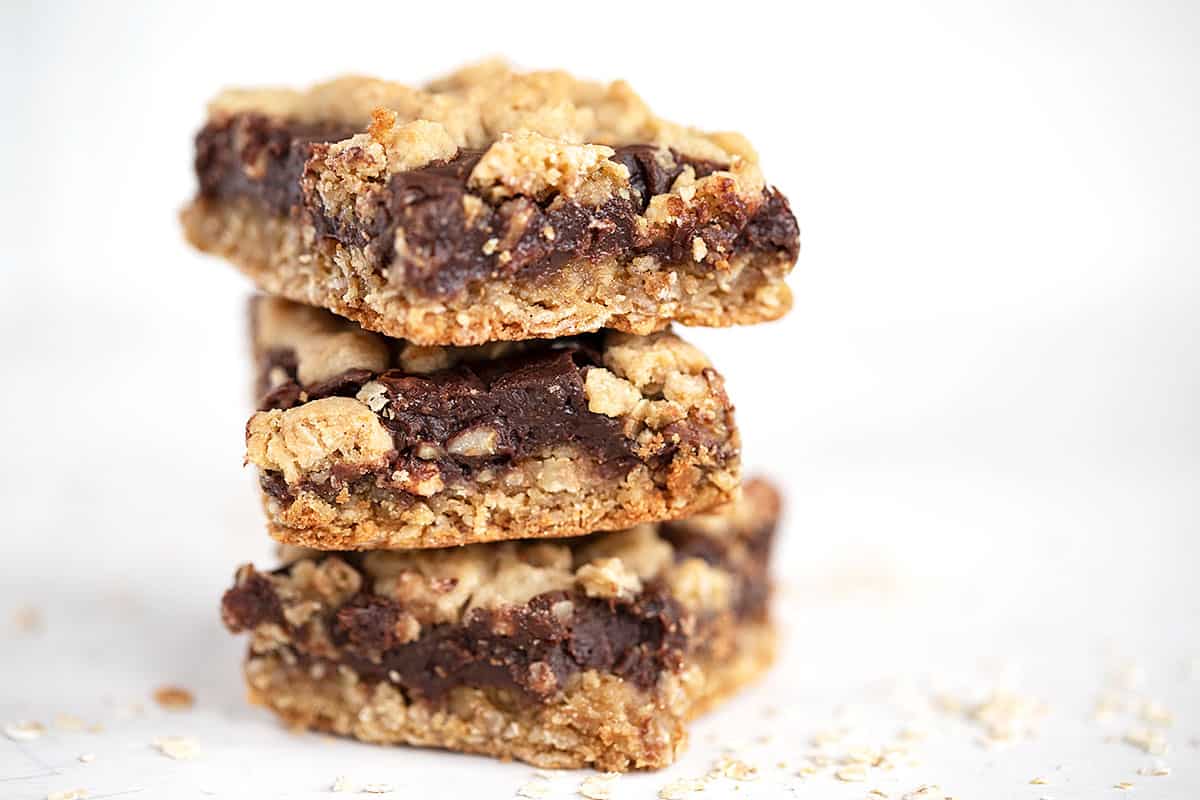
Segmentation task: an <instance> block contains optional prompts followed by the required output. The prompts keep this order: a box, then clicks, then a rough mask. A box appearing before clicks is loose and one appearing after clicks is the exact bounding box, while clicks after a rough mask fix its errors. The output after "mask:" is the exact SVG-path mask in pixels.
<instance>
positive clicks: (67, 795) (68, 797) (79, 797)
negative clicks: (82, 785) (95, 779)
mask: <svg viewBox="0 0 1200 800" xmlns="http://www.w3.org/2000/svg"><path fill="white" fill-rule="evenodd" d="M87 796H88V790H87V789H67V790H66V791H65V792H51V793H50V794H48V795H46V800H83V798H85V797H87Z"/></svg>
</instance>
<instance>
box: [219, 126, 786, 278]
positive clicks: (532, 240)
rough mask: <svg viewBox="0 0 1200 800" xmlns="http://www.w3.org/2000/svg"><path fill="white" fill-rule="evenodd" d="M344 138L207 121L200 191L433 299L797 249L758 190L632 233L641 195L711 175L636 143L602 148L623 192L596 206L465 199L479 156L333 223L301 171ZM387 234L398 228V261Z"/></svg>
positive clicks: (780, 207)
mask: <svg viewBox="0 0 1200 800" xmlns="http://www.w3.org/2000/svg"><path fill="white" fill-rule="evenodd" d="M352 133H353V131H349V130H347V129H346V128H344V127H339V126H336V125H301V124H299V123H296V122H289V121H282V120H272V119H270V118H268V117H265V116H262V115H258V114H252V113H246V114H239V115H234V116H231V117H229V118H226V119H222V120H218V121H212V122H209V123H208V124H207V125H206V126H205V127H204V128H203V129H202V130H201V131H200V133H199V134H198V135H197V136H196V152H197V155H196V173H197V176H198V177H199V181H200V194H201V195H202V196H204V197H210V198H220V199H233V198H250V199H252V200H254V201H256V202H258V203H260V204H261V205H262V206H263V207H264V208H265V209H266V210H268V211H270V212H272V213H275V214H280V215H287V214H293V213H302V214H303V215H304V216H305V218H306V219H307V220H308V221H310V222H311V224H312V225H313V226H314V228H315V230H316V232H317V234H318V235H319V236H321V237H323V238H327V239H330V240H334V241H337V242H339V243H341V244H343V245H348V246H354V247H359V248H361V249H362V250H363V252H364V253H365V255H366V257H367V258H368V260H369V262H370V263H371V264H372V265H373V266H374V267H375V268H376V269H378V270H380V271H382V270H383V269H384V268H387V267H393V265H394V264H393V262H398V263H397V264H396V266H399V267H400V268H401V269H402V270H403V273H404V277H405V280H406V282H407V283H408V284H409V285H412V286H414V287H416V288H417V290H418V291H419V292H421V293H422V294H425V295H427V296H429V297H434V298H446V297H449V296H451V295H454V294H456V293H458V292H459V291H461V290H462V289H463V288H464V287H465V286H467V285H468V284H469V283H470V282H472V281H475V280H479V279H485V278H503V277H511V276H519V277H521V278H523V279H530V280H536V279H538V278H541V277H544V276H546V275H547V274H550V273H553V272H554V271H555V270H556V269H558V268H559V267H561V266H562V265H563V264H564V263H566V262H568V261H571V260H576V259H588V260H592V261H597V260H601V259H605V258H609V257H619V258H621V259H622V260H628V259H633V258H636V257H638V256H653V257H656V258H658V259H660V260H663V261H667V262H672V263H681V262H682V263H687V264H692V265H693V266H694V268H697V269H700V268H705V265H704V264H696V263H695V261H694V259H693V253H694V248H695V244H694V240H695V239H696V238H700V239H702V240H703V241H704V244H705V248H706V250H707V253H708V256H707V262H706V263H707V264H708V265H709V266H708V268H713V269H715V268H716V267H715V266H712V265H713V264H715V262H717V261H719V260H721V259H727V258H730V257H732V256H735V255H739V254H742V253H751V252H779V253H781V254H785V255H787V256H788V257H790V258H793V259H794V258H795V257H796V255H797V253H798V252H799V247H800V240H799V229H798V227H797V225H796V220H795V217H794V216H792V213H791V210H790V208H789V207H788V203H787V200H786V199H785V198H784V197H783V195H781V194H780V193H779V192H777V191H775V190H774V189H769V190H766V191H765V196H764V202H762V203H761V204H759V205H758V207H757V208H756V209H751V208H748V207H747V206H746V204H745V202H744V201H743V200H742V199H741V198H740V197H738V196H737V195H736V194H734V193H732V192H731V193H730V194H729V195H728V196H727V197H724V198H721V199H720V200H719V201H718V202H717V203H715V204H713V205H711V206H708V207H705V208H701V209H693V210H691V211H689V212H688V213H685V214H684V215H682V216H681V217H680V218H678V219H677V220H676V221H675V222H674V223H673V224H672V225H671V226H670V227H669V228H668V229H667V230H666V231H665V232H661V233H658V234H656V235H655V236H653V237H647V236H644V235H642V234H640V233H639V232H638V229H637V225H636V221H637V218H638V216H639V215H640V214H642V212H643V211H645V209H646V206H647V204H648V203H649V201H650V198H651V197H652V196H654V195H656V194H662V193H664V192H667V191H669V190H670V187H671V185H672V183H673V182H674V181H675V179H676V178H677V177H678V176H679V174H680V173H681V172H682V171H683V170H684V169H685V168H686V167H691V168H692V169H693V170H694V171H695V173H696V176H697V177H704V176H706V175H709V174H711V173H712V172H713V171H715V170H718V169H722V168H723V166H722V165H719V164H714V163H712V162H708V161H703V160H700V159H694V158H689V157H687V156H684V155H682V154H679V153H675V152H672V154H671V155H672V159H671V161H673V162H674V163H673V165H670V166H665V165H664V164H663V163H662V162H661V161H660V160H659V158H658V157H657V155H656V154H657V152H658V151H657V149H656V148H654V147H651V146H648V145H627V146H623V147H618V148H614V149H615V150H616V153H615V155H613V157H612V158H613V160H614V161H618V162H620V163H622V164H624V165H625V166H626V167H627V168H628V169H629V174H630V184H631V187H632V188H633V189H634V191H633V192H632V193H630V196H628V197H624V198H623V197H619V196H614V197H612V198H611V199H609V200H608V201H606V202H605V203H603V204H602V205H600V206H598V207H591V206H585V205H582V204H580V203H577V202H574V201H571V200H568V199H566V198H563V197H555V198H551V199H549V200H546V201H542V202H537V201H534V200H533V199H530V198H528V197H520V196H518V197H514V198H511V199H508V200H505V201H503V202H500V203H493V202H490V201H488V200H487V199H486V198H484V197H481V196H479V195H475V194H472V193H470V192H469V191H468V189H467V179H468V176H469V175H470V173H471V170H472V169H473V168H474V166H475V164H476V163H477V162H478V160H479V158H480V155H481V153H480V152H478V151H466V150H464V151H460V152H459V154H458V155H457V156H456V157H455V158H454V159H452V160H450V161H442V162H434V163H432V164H430V165H428V166H425V167H421V168H419V169H415V170H411V171H408V172H402V173H398V174H396V175H393V176H391V177H390V178H389V179H388V180H387V181H386V182H383V181H381V182H379V183H377V184H376V185H375V186H374V188H373V189H372V191H371V193H370V195H368V196H366V197H365V198H364V199H366V200H367V201H368V202H365V203H364V202H359V203H357V204H356V205H355V209H354V211H353V213H352V214H350V215H348V216H346V217H339V216H337V212H336V210H335V209H327V208H325V207H324V204H323V203H322V200H321V198H320V196H319V195H318V194H317V193H316V192H315V191H314V190H313V189H312V184H313V183H314V181H315V177H316V176H315V174H311V171H312V170H316V169H317V168H316V167H315V166H313V162H311V161H309V159H310V157H311V156H312V155H313V154H314V153H316V152H318V151H319V150H320V149H321V148H324V147H327V146H328V144H327V143H329V142H333V141H338V140H340V139H344V138H348V136H350V135H351V134H352ZM468 194H470V195H471V196H472V197H473V198H474V199H476V200H478V201H479V203H477V204H473V205H474V209H475V210H474V211H472V213H471V216H470V219H468V213H467V210H466V208H465V206H464V203H463V199H464V196H466V195H468ZM364 208H365V209H368V210H366V211H364ZM397 230H403V247H401V248H400V249H399V253H397V248H396V232H397ZM548 232H549V233H548ZM493 239H494V240H496V242H494V243H492V246H489V242H490V241H491V240H493ZM497 243H499V244H497Z"/></svg>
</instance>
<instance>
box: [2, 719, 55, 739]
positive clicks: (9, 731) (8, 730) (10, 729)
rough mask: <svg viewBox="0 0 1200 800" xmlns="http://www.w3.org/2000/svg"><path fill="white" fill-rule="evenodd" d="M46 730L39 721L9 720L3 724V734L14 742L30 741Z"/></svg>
mask: <svg viewBox="0 0 1200 800" xmlns="http://www.w3.org/2000/svg"><path fill="white" fill-rule="evenodd" d="M45 732H46V726H45V725H43V724H42V723H40V722H33V721H31V720H21V721H19V722H10V723H9V724H7V725H5V726H4V735H5V736H7V737H8V738H10V739H12V740H13V741H14V742H32V741H33V740H34V739H37V738H40V737H41V735H42V734H43V733H45Z"/></svg>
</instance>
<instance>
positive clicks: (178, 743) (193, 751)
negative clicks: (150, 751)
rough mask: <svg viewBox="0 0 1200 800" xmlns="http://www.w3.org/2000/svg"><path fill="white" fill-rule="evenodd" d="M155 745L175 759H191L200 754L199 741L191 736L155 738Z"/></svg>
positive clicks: (164, 753) (165, 754)
mask: <svg viewBox="0 0 1200 800" xmlns="http://www.w3.org/2000/svg"><path fill="white" fill-rule="evenodd" d="M154 747H155V748H157V749H158V751H159V752H160V753H162V754H163V755H164V756H166V757H167V758H170V759H174V760H175V761H191V760H192V759H194V758H196V756H198V755H199V754H200V748H199V745H198V743H197V742H196V740H195V739H193V738H191V737H190V736H163V737H161V738H159V739H155V740H154Z"/></svg>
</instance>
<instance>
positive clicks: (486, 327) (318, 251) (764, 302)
mask: <svg viewBox="0 0 1200 800" xmlns="http://www.w3.org/2000/svg"><path fill="white" fill-rule="evenodd" d="M181 218H182V221H183V226H184V230H185V233H186V235H187V238H188V240H189V241H190V242H191V243H192V244H193V245H194V246H195V247H197V248H198V249H200V250H202V251H204V252H207V253H211V254H214V255H218V256H222V257H224V258H226V259H228V260H229V261H231V262H232V263H233V264H234V265H235V266H236V267H237V268H238V269H239V270H240V271H241V272H243V273H244V274H246V275H247V276H248V277H249V278H250V279H251V280H252V281H253V282H254V283H255V285H256V286H258V288H260V289H262V290H263V291H265V292H268V293H270V294H274V295H277V296H280V297H286V298H288V299H289V300H294V301H296V302H300V303H306V304H308V305H313V306H318V307H322V308H328V309H330V310H331V311H334V312H336V313H337V314H340V315H342V316H344V317H346V318H348V319H352V320H354V321H355V322H357V323H359V324H360V325H362V326H363V327H365V328H367V329H369V330H372V331H377V332H379V333H383V334H386V335H388V336H394V337H398V338H403V339H407V340H409V341H411V342H413V343H415V344H420V345H445V344H452V345H474V344H482V343H485V342H489V341H512V340H522V339H530V338H551V337H556V336H564V335H570V334H576V333H581V332H587V331H595V330H599V329H601V328H612V329H614V330H619V331H624V332H626V333H636V334H648V333H651V332H654V331H657V330H661V329H663V328H665V327H666V326H667V325H668V324H670V323H671V322H672V321H675V322H679V323H681V324H684V325H699V326H706V327H728V326H732V325H749V324H754V323H759V322H768V321H771V320H775V319H778V318H780V317H782V316H783V315H784V314H786V313H787V311H788V310H789V309H790V308H791V306H792V295H791V291H790V290H789V289H788V287H787V285H786V284H785V283H784V277H785V276H786V275H787V273H788V272H789V271H790V270H791V268H792V265H793V259H792V258H791V257H789V256H787V255H786V254H780V253H774V252H752V253H746V254H743V255H738V256H735V257H733V258H731V259H730V260H729V267H728V269H725V270H713V269H698V268H694V269H689V268H687V267H686V266H685V265H671V266H666V267H664V266H663V265H660V264H656V263H651V262H650V261H647V262H645V263H641V262H637V261H634V262H622V261H619V260H615V259H608V260H602V261H591V260H588V259H581V260H579V261H576V262H573V263H568V264H566V265H564V266H563V267H562V268H561V269H560V270H558V271H557V272H556V274H554V275H553V276H548V277H546V278H545V279H543V280H539V281H520V282H514V281H506V280H499V281H485V282H483V283H481V284H479V285H478V286H476V287H473V288H472V289H471V291H469V292H466V293H464V294H461V295H458V296H455V297H450V298H446V299H444V300H431V299H428V298H423V297H421V296H419V295H417V294H415V293H412V292H406V291H405V290H404V289H402V288H401V289H397V288H396V287H394V286H392V285H391V284H390V282H389V281H388V279H387V277H386V275H383V274H381V273H380V272H379V271H378V269H376V268H375V267H374V266H373V265H372V264H371V263H370V262H369V260H368V259H367V258H366V257H365V256H364V255H363V253H362V252H361V250H358V249H357V248H353V247H346V246H343V245H341V244H338V243H335V242H333V241H322V242H317V243H315V244H310V243H309V242H310V241H311V240H312V238H313V237H314V234H313V232H312V231H311V230H305V229H304V227H303V225H301V224H300V223H297V222H296V221H295V220H292V219H288V218H285V217H279V216H277V215H274V214H270V213H267V212H264V211H262V210H261V209H259V208H258V207H257V206H255V205H254V204H253V203H248V202H239V201H217V200H209V199H205V198H198V199H197V200H195V201H194V202H193V203H192V204H190V205H189V206H188V207H187V208H186V209H184V211H183V213H182V216H181Z"/></svg>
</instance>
